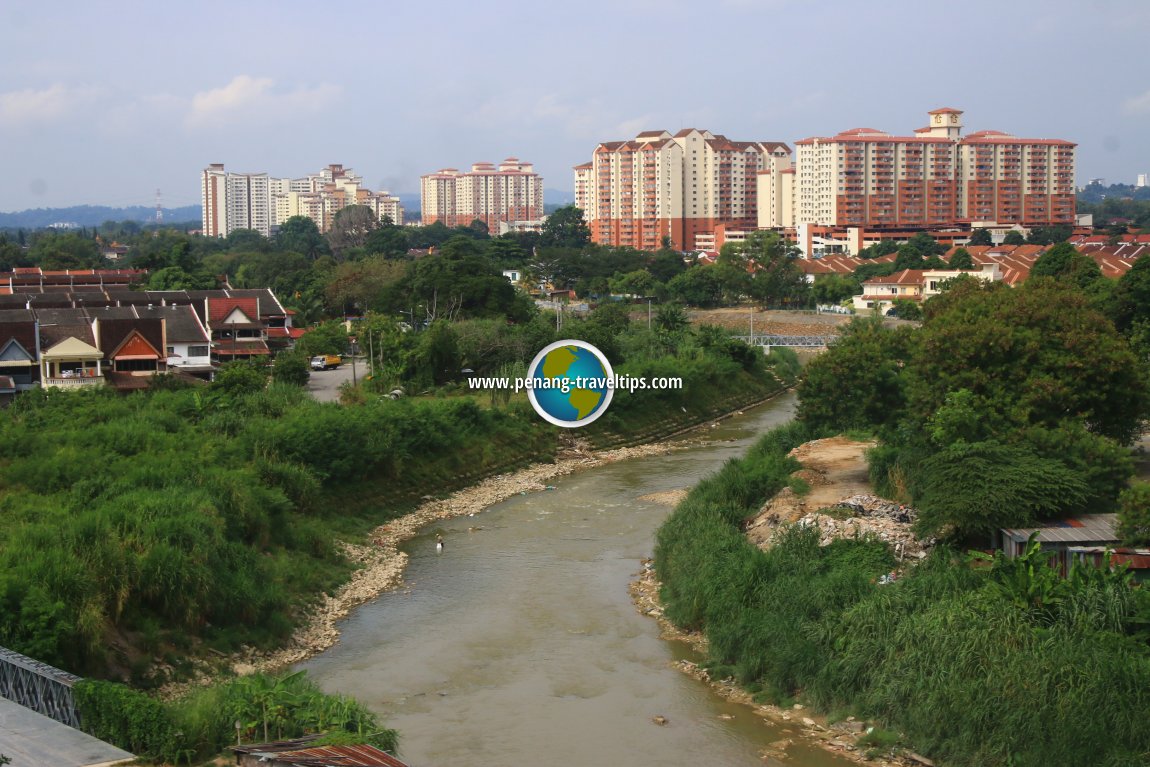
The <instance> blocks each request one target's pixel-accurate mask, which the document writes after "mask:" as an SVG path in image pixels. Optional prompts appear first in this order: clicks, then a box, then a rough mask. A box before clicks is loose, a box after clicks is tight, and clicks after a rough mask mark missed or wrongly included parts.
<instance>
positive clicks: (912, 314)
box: [890, 298, 922, 320]
mask: <svg viewBox="0 0 1150 767" xmlns="http://www.w3.org/2000/svg"><path fill="white" fill-rule="evenodd" d="M890 313H891V314H893V315H894V316H895V317H898V318H899V319H903V320H921V319H922V306H921V305H920V304H919V303H918V301H912V300H911V299H909V298H896V299H895V300H894V309H893V311H892V312H890Z"/></svg>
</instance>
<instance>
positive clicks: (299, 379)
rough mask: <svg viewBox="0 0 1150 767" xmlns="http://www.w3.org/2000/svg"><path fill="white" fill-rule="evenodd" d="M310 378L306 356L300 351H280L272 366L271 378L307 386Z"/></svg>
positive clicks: (276, 380)
mask: <svg viewBox="0 0 1150 767" xmlns="http://www.w3.org/2000/svg"><path fill="white" fill-rule="evenodd" d="M310 378H311V366H310V365H309V363H308V358H307V357H305V356H304V355H303V354H301V353H300V352H298V351H296V352H281V353H280V354H278V355H276V361H275V364H274V365H273V366H272V380H273V381H275V382H276V383H283V384H289V385H291V386H307V382H308V379H310Z"/></svg>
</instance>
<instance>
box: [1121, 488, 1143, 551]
mask: <svg viewBox="0 0 1150 767" xmlns="http://www.w3.org/2000/svg"><path fill="white" fill-rule="evenodd" d="M1118 537H1119V538H1121V539H1122V542H1123V543H1124V544H1126V545H1127V546H1147V545H1150V482H1131V483H1130V487H1128V488H1127V489H1125V490H1123V491H1122V494H1121V495H1119V496H1118Z"/></svg>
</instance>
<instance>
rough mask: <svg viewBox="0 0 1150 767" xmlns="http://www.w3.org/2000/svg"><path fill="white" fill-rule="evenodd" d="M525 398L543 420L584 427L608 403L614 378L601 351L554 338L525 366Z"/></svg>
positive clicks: (565, 426)
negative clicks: (528, 382)
mask: <svg viewBox="0 0 1150 767" xmlns="http://www.w3.org/2000/svg"><path fill="white" fill-rule="evenodd" d="M527 377H528V379H529V380H530V381H531V386H530V388H529V389H528V390H527V398H528V399H529V400H531V406H532V407H533V408H535V412H536V413H538V414H539V415H540V416H542V417H543V419H544V420H545V421H548V422H550V423H553V424H555V425H556V426H562V427H564V428H567V429H574V428H576V427H579V426H586V425H587V424H589V423H591V422H592V421H594V420H595V419H596V418H598V417H599V416H601V415H603V413H605V412H607V406H608V405H610V404H611V397H612V395H614V393H615V390H614V388H613V387H612V385H611V381H612V380H613V379H614V377H615V373H614V371H612V370H611V363H610V362H608V361H607V357H606V356H604V355H603V352H601V351H599V350H598V349H596V348H595V347H594V346H592V345H591V344H589V343H587V342H586V341H577V340H574V339H568V340H566V341H556V342H555V343H553V344H550V345H549V346H546V347H544V349H543V351H541V352H539V353H538V354H537V355H535V359H533V360H532V361H531V365H530V366H529V367H528V368H527Z"/></svg>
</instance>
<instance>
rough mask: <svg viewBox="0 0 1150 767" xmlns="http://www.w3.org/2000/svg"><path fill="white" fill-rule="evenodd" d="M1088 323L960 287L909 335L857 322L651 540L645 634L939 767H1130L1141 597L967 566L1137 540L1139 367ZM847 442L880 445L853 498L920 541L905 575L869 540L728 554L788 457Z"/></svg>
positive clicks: (1047, 573) (786, 541) (1149, 702)
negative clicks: (652, 631) (1125, 532)
mask: <svg viewBox="0 0 1150 767" xmlns="http://www.w3.org/2000/svg"><path fill="white" fill-rule="evenodd" d="M1096 307H1097V304H1095V303H1094V302H1093V301H1092V300H1091V297H1090V295H1089V294H1088V293H1085V292H1083V291H1082V290H1081V289H1080V288H1079V287H1078V286H1077V285H1073V284H1069V281H1064V280H1059V279H1035V280H1032V281H1031V282H1028V283H1027V284H1026V285H1024V286H1021V287H1019V288H1014V289H1006V288H1001V287H997V286H992V287H983V286H979V285H976V284H972V283H965V282H964V281H960V282H959V283H958V284H956V285H955V286H954V287H953V288H952V289H951V290H950V291H949V293H947V294H945V295H944V296H942V297H941V298H936V299H932V300H931V301H930V302H928V303H927V305H926V307H925V308H926V312H925V320H924V324H923V326H922V327H921V328H920V329H916V330H901V329H900V330H890V329H887V328H884V327H882V326H881V325H880V324H879V323H877V322H871V321H861V322H859V321H856V323H855V324H854V325H852V326H851V327H850V329H849V330H848V331H847V332H846V333H845V334H844V336H843V338H842V340H841V341H840V342H839V343H837V344H836V345H835V346H833V347H832V348H831V349H830V350H829V351H828V352H827V353H826V354H825V355H823V356H822V357H820V358H819V359H817V360H815V361H813V362H812V363H811V364H810V365H809V367H808V369H807V377H806V380H805V381H804V383H803V384H802V386H801V387H800V396H801V403H800V408H799V415H800V420H798V421H796V422H794V423H792V424H790V425H788V426H786V427H783V428H780V429H777V430H775V431H773V432H771V433H770V434H768V435H767V436H765V437H764V438H763V440H762V441H761V442H760V443H759V444H758V445H757V446H756V447H755V448H754V449H753V450H752V451H750V452H749V453H748V455H747V456H746V457H745V458H744V459H742V460H740V461H736V462H732V463H731V464H729V465H728V466H726V467H724V469H723V470H722V471H721V472H720V473H719V474H717V475H716V476H714V477H712V478H710V479H708V480H706V481H704V482H703V483H700V485H699V486H698V487H696V488H695V489H694V490H693V491H692V493H691V494H690V495H689V496H688V498H687V499H686V500H685V501H684V502H683V503H682V504H681V505H680V506H679V507H678V508H677V509H676V511H675V512H674V514H673V515H672V516H671V517H670V518H669V519H668V521H667V523H666V524H665V525H664V526H663V528H661V529H660V531H659V535H658V548H657V551H656V568H657V573H658V575H659V577H660V579H661V580H662V582H663V598H664V602H665V607H666V613H667V616H668V617H669V618H671V619H672V620H674V621H675V622H676V623H678V624H679V625H682V626H684V627H688V628H695V629H701V630H704V631H705V632H706V634H707V637H708V639H709V645H710V654H711V658H710V663H711V666H712V671H713V673H714V674H717V675H721V676H735V677H737V678H738V679H739V680H740V681H741V682H742V683H743V684H745V685H747V686H748V687H750V689H752V690H753V691H756V692H758V693H759V694H760V695H762V696H763V697H764V698H766V699H770V700H773V701H777V702H782V703H789V702H791V701H792V700H793V699H794V698H796V697H797V698H801V699H802V700H804V701H805V702H807V703H808V704H811V705H814V706H816V707H818V708H820V709H822V710H824V711H827V712H831V713H833V714H835V715H836V716H846V715H848V714H851V715H854V716H856V717H859V718H865V719H868V720H870V721H874V722H876V723H877V724H881V725H882V726H883V727H885V728H888V729H891V730H893V731H897V733H899V734H900V735H899V737H900V738H901V739H902V743H903V744H904V745H907V746H910V747H913V748H914V750H916V751H918V752H920V753H923V754H926V755H927V756H929V757H931V758H934V759H937V760H939V761H940V763H942V764H947V765H962V766H966V765H970V766H971V767H973V766H974V765H1035V766H1038V765H1047V764H1073V763H1077V764H1102V765H1133V764H1145V763H1146V762H1147V761H1148V760H1150V730H1148V729H1147V728H1146V727H1145V724H1144V723H1145V712H1146V711H1147V710H1150V632H1148V631H1147V626H1148V625H1150V592H1148V590H1147V589H1146V588H1145V587H1144V586H1139V585H1138V584H1136V583H1134V582H1133V581H1132V580H1131V576H1130V574H1129V573H1128V572H1126V571H1125V570H1123V569H1121V568H1118V569H1115V570H1110V569H1098V568H1095V567H1093V566H1091V565H1085V564H1080V565H1075V566H1073V567H1072V568H1071V569H1070V571H1069V572H1068V573H1065V574H1061V573H1060V572H1059V571H1058V570H1057V569H1055V568H1054V567H1052V566H1050V563H1049V561H1048V555H1047V554H1045V553H1044V552H1042V551H1041V550H1040V549H1039V548H1038V547H1037V546H1036V545H1032V546H1030V547H1029V548H1028V549H1027V551H1025V552H1024V553H1023V554H1022V555H1021V556H1020V557H1017V558H1015V559H1007V558H1005V557H1003V556H1002V555H994V556H991V555H987V554H984V553H981V552H978V551H977V550H976V551H974V552H973V553H970V552H971V547H972V546H974V547H982V546H986V545H987V544H988V543H989V540H990V538H989V533H990V532H991V531H993V530H994V529H996V528H998V527H1002V526H1021V525H1025V524H1029V523H1032V522H1034V521H1036V520H1041V519H1050V518H1057V517H1060V516H1064V515H1066V514H1071V513H1082V512H1086V511H1103V510H1115V509H1117V510H1119V511H1120V513H1122V514H1123V515H1124V516H1123V519H1124V520H1127V523H1126V524H1127V526H1128V527H1131V528H1132V529H1135V530H1142V529H1144V525H1145V521H1144V520H1145V514H1144V509H1145V503H1144V501H1145V497H1146V493H1145V491H1144V489H1142V487H1141V486H1139V485H1135V487H1134V488H1132V489H1130V490H1126V489H1125V488H1126V486H1127V482H1128V479H1129V476H1130V474H1131V466H1132V464H1131V461H1130V456H1129V450H1128V447H1127V444H1128V443H1129V441H1130V439H1131V438H1132V436H1133V435H1134V434H1135V433H1136V432H1137V430H1138V429H1139V428H1140V425H1141V422H1142V419H1143V418H1144V417H1145V415H1146V413H1147V395H1146V387H1145V384H1144V381H1145V380H1146V379H1145V376H1144V372H1143V365H1144V364H1145V358H1144V356H1142V355H1141V354H1140V353H1139V352H1138V351H1137V348H1138V347H1137V343H1134V344H1131V339H1130V338H1129V336H1124V335H1122V334H1120V333H1118V332H1117V331H1116V330H1115V326H1114V324H1113V322H1111V321H1110V319H1109V318H1107V317H1106V316H1105V315H1104V314H1102V313H1101V312H1099V311H1098V310H1097V308H1096ZM849 429H853V430H865V431H869V432H871V433H873V434H876V435H877V436H878V437H879V438H880V441H881V443H880V446H879V447H878V448H877V449H876V450H875V451H874V453H873V455H872V460H871V472H872V478H873V480H874V481H875V482H876V483H877V485H878V486H879V488H880V489H881V490H882V492H884V493H885V494H887V495H888V496H889V497H892V498H897V499H899V500H903V501H906V502H909V503H912V504H914V505H915V507H916V508H918V509H919V511H920V517H919V519H920V524H921V527H922V532H924V533H930V534H933V535H936V536H941V537H942V538H943V541H942V544H941V545H940V546H938V547H936V549H935V550H934V552H933V553H932V554H931V555H930V556H929V557H928V559H927V560H926V561H925V562H923V563H921V564H918V565H917V566H913V567H904V566H901V565H899V564H898V563H896V562H894V561H893V560H892V558H891V554H890V551H889V549H888V547H887V546H886V545H885V544H883V543H881V542H879V541H873V540H865V539H862V540H838V541H835V542H834V543H831V544H830V545H828V546H824V547H820V546H819V545H818V540H819V536H818V531H817V530H815V529H810V528H807V529H803V528H793V529H789V530H787V531H785V532H783V533H781V534H779V535H778V536H777V538H776V539H775V541H774V542H773V545H772V546H771V548H769V549H768V550H766V551H761V550H759V549H757V548H756V547H754V546H753V545H751V544H750V543H749V542H748V541H747V540H746V538H745V536H744V535H743V534H742V531H741V528H740V526H741V524H742V523H743V522H744V520H746V519H747V518H749V517H751V516H753V515H754V514H755V513H757V512H758V510H759V508H760V507H761V505H762V503H763V500H764V499H765V498H767V497H770V496H771V495H772V494H774V493H775V492H777V491H778V490H779V489H781V488H782V487H783V486H784V485H785V484H786V482H787V479H788V477H789V475H790V473H791V472H792V471H794V470H795V469H796V468H797V464H796V463H795V462H794V461H793V460H792V459H790V458H788V457H787V452H788V451H789V450H790V449H791V448H793V447H794V446H797V445H798V444H800V443H802V442H804V441H806V440H809V439H812V438H817V437H820V436H826V435H829V434H832V433H838V432H841V431H844V430H849ZM1131 509H1134V510H1136V512H1137V513H1138V514H1140V516H1136V517H1135V516H1132V515H1133V514H1134V512H1131V511H1130V510H1131ZM896 568H898V569H899V572H900V574H899V577H898V578H897V579H896V580H895V581H894V582H889V578H887V579H883V578H881V577H880V576H882V575H883V574H886V573H889V572H890V571H891V570H894V569H896Z"/></svg>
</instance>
